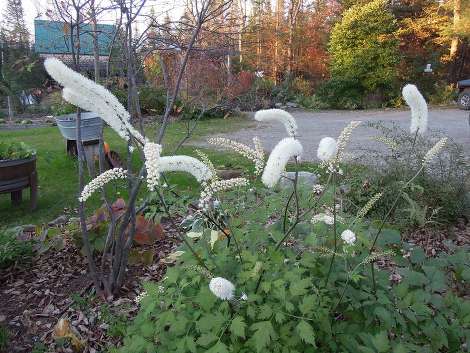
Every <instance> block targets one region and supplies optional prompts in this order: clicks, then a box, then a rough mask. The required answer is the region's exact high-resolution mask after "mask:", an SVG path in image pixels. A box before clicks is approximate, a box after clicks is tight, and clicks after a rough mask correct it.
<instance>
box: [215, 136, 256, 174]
mask: <svg viewBox="0 0 470 353" xmlns="http://www.w3.org/2000/svg"><path fill="white" fill-rule="evenodd" d="M207 142H208V143H210V144H211V145H214V146H220V147H224V148H230V149H232V150H234V151H235V152H237V153H239V154H241V155H242V156H243V157H245V158H247V159H249V160H251V161H252V162H253V163H255V175H259V174H261V172H262V170H263V167H264V151H263V148H262V146H261V141H260V140H259V139H258V137H254V138H253V143H254V145H255V148H254V149H253V148H251V147H250V146H247V145H245V144H243V143H240V142H237V141H233V140H230V139H228V138H225V137H213V138H210V139H208V140H207Z"/></svg>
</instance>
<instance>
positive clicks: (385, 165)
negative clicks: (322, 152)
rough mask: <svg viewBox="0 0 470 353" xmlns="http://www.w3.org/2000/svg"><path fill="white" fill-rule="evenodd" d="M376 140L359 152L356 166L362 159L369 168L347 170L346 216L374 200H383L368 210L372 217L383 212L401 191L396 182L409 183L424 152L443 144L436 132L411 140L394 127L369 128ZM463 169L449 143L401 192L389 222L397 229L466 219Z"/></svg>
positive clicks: (468, 205)
mask: <svg viewBox="0 0 470 353" xmlns="http://www.w3.org/2000/svg"><path fill="white" fill-rule="evenodd" d="M369 127H370V128H372V132H375V136H373V137H372V139H374V140H377V141H378V142H377V141H376V143H375V145H374V147H372V148H364V149H363V150H361V152H360V153H359V154H358V162H359V163H360V161H361V159H362V160H364V158H367V160H368V162H369V166H368V167H363V168H358V169H356V168H354V169H351V170H349V172H348V176H347V178H346V180H345V183H346V184H348V185H350V189H351V191H350V193H348V195H347V199H349V202H350V203H347V205H348V209H349V211H350V212H355V211H356V210H357V208H360V207H362V206H363V205H364V204H365V203H366V202H367V201H368V200H369V199H370V198H371V197H372V196H373V195H375V194H376V193H378V192H383V193H384V194H383V196H382V197H381V199H380V200H379V202H378V203H377V205H376V207H375V208H374V209H373V210H372V214H373V216H374V217H381V216H382V215H384V214H385V212H387V210H388V208H389V207H390V204H391V203H392V202H393V200H394V199H395V198H396V196H397V194H398V193H399V192H400V189H401V187H402V183H401V180H404V179H405V180H407V179H410V178H411V177H413V175H415V174H416V172H417V171H418V169H419V168H420V161H422V159H423V157H424V155H425V154H426V152H427V151H428V150H429V149H430V148H431V147H432V146H433V145H434V144H435V143H436V141H437V140H438V139H440V138H442V134H441V133H439V132H430V133H428V134H426V135H425V136H417V137H416V139H415V137H414V135H410V134H409V132H408V131H405V130H404V129H403V128H401V127H399V126H398V125H396V124H383V123H370V124H369ZM469 178H470V175H469V170H468V164H467V162H466V159H465V155H464V151H463V147H462V146H461V145H459V144H457V143H455V142H453V141H452V140H450V139H449V140H448V141H447V144H446V146H445V147H444V148H443V150H442V152H441V153H440V154H439V155H438V156H437V157H436V158H435V160H434V161H433V162H432V163H431V164H430V165H429V166H428V167H427V168H426V169H425V170H424V172H423V173H420V174H419V176H417V177H416V178H415V179H414V180H413V183H412V184H411V185H410V187H409V188H408V189H407V190H406V191H405V192H403V194H402V198H401V199H400V201H399V203H398V206H397V207H396V209H395V210H394V212H393V213H392V217H391V221H392V222H394V223H395V224H397V225H398V226H400V227H402V228H415V227H419V228H422V227H425V226H433V225H442V224H444V225H445V224H452V223H454V222H455V221H456V220H457V219H458V218H459V217H461V216H468V214H469V212H470V200H469V197H468V192H469V190H468V184H466V183H468V180H469Z"/></svg>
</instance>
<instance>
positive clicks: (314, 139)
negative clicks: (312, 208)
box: [200, 109, 470, 161]
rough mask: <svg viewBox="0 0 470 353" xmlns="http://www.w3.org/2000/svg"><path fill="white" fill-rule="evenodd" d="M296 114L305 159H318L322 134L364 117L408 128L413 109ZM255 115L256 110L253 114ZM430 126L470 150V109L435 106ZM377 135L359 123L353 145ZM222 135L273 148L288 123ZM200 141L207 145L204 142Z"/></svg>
mask: <svg viewBox="0 0 470 353" xmlns="http://www.w3.org/2000/svg"><path fill="white" fill-rule="evenodd" d="M292 114H293V115H294V116H295V118H296V120H297V124H298V125H299V134H300V137H299V139H300V140H301V142H302V145H303V146H304V155H303V159H304V160H309V161H314V160H315V159H316V150H317V146H318V142H319V141H320V140H321V138H322V137H325V136H332V137H337V136H338V135H339V133H340V132H341V130H342V129H343V128H344V127H345V126H346V125H347V124H348V123H349V122H350V121H352V120H361V121H375V122H377V121H381V120H383V121H387V122H390V121H393V122H396V123H397V124H399V125H400V126H402V127H403V128H406V129H407V128H408V126H409V123H410V112H409V111H408V110H365V111H324V112H307V111H301V110H298V111H294V112H292ZM250 116H251V118H253V114H250ZM429 128H430V129H437V130H442V131H443V132H444V133H445V134H446V135H447V136H449V137H451V138H452V139H454V140H455V141H456V142H459V143H461V144H463V145H464V146H468V148H467V150H470V125H469V112H468V111H463V110H458V109H431V110H430V114H429ZM374 135H376V133H374V132H373V131H372V130H371V129H368V128H367V127H365V126H361V127H359V128H358V129H357V130H356V131H355V132H354V133H353V136H352V139H351V144H352V147H353V148H354V147H359V146H360V147H364V146H367V145H370V144H371V143H372V142H371V137H372V136H374ZM218 136H223V137H228V138H230V139H234V140H237V141H240V142H244V143H248V144H251V143H252V142H251V140H252V138H253V137H254V136H258V137H260V139H261V140H262V141H263V145H264V147H265V149H266V150H271V149H272V148H273V147H274V146H275V144H276V143H277V142H278V141H279V140H280V139H281V138H283V137H285V136H286V132H285V130H284V127H283V126H282V125H280V124H276V123H258V122H254V125H253V127H249V128H245V129H242V130H238V131H234V132H232V133H228V134H220V135H218ZM200 145H205V143H204V142H201V144H200ZM469 155H470V151H469Z"/></svg>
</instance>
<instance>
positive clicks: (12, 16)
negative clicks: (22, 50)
mask: <svg viewBox="0 0 470 353" xmlns="http://www.w3.org/2000/svg"><path fill="white" fill-rule="evenodd" d="M2 26H3V28H4V31H5V36H6V40H7V41H9V42H11V43H17V44H22V45H25V44H28V43H29V31H28V29H27V28H26V24H25V21H24V13H23V4H22V2H21V0H8V3H7V8H6V13H5V17H4V21H3V24H2Z"/></svg>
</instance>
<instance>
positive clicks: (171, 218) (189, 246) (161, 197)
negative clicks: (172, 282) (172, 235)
mask: <svg viewBox="0 0 470 353" xmlns="http://www.w3.org/2000/svg"><path fill="white" fill-rule="evenodd" d="M157 195H158V198H159V199H160V202H161V203H162V205H163V208H164V210H165V213H166V214H167V216H168V219H169V220H170V222H171V224H172V226H173V227H174V228H175V229H178V226H177V225H176V223H175V221H174V220H173V217H171V213H170V209H169V208H168V205H167V204H166V202H165V200H164V199H163V196H162V194H161V193H160V192H159V191H158V192H157ZM176 234H177V235H178V238H179V239H180V240H181V241H182V242H183V243H184V244H185V245H186V246H187V247H188V249H189V251H191V253H192V254H193V256H194V257H195V258H196V260H197V262H199V264H200V265H201V266H202V267H204V268H205V269H206V270H207V271H209V272H211V270H210V269H209V267H207V265H206V264H205V263H204V260H202V258H201V257H200V256H199V255H198V253H197V252H196V250H194V248H193V247H192V246H191V244H190V243H189V242H188V240H187V239H186V238H185V237H184V236H181V234H180V233H179V232H176Z"/></svg>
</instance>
